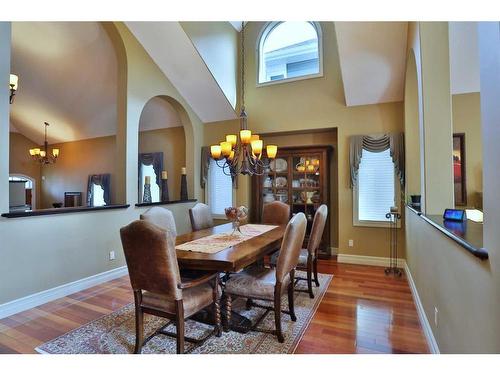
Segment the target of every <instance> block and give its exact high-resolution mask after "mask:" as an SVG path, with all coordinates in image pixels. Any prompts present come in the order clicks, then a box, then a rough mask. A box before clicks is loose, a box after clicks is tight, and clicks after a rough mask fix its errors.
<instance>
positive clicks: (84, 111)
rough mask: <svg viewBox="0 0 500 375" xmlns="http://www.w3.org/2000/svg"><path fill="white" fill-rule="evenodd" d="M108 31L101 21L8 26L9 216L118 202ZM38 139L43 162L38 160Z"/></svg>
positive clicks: (112, 51)
mask: <svg viewBox="0 0 500 375" xmlns="http://www.w3.org/2000/svg"><path fill="white" fill-rule="evenodd" d="M109 33H110V29H109V28H108V26H107V25H105V24H104V23H100V22H12V46H11V49H12V51H11V52H12V54H11V73H13V74H16V75H17V76H18V79H19V81H18V90H17V92H16V95H15V96H14V98H13V100H12V103H11V104H10V131H9V141H10V150H9V158H10V165H9V174H10V178H9V190H10V203H9V210H10V211H26V210H36V209H47V208H59V207H76V206H102V205H109V204H118V203H123V202H124V194H121V193H120V189H119V188H120V187H121V186H123V185H124V176H123V177H122V178H120V179H119V178H118V177H117V176H118V175H119V174H118V167H119V164H120V160H123V157H120V156H119V155H118V154H117V146H116V143H117V140H116V130H117V122H118V120H117V118H118V116H117V112H118V109H117V108H118V86H119V85H118V83H119V80H120V76H119V69H118V64H119V62H118V58H117V52H116V48H115V45H114V42H113V41H112V38H111V37H110V34H109ZM75 62H77V63H75ZM45 122H46V123H47V124H48V125H46V124H44V123H45ZM45 141H46V142H47V154H46V156H47V157H50V158H49V159H50V161H51V162H49V163H43V162H41V161H40V157H41V156H43V152H44V151H45V150H44V149H45V145H44V142H45ZM37 149H38V151H36V152H35V150H37ZM56 150H57V151H56ZM56 155H57V159H55V160H53V159H54V156H56ZM54 161H55V162H54ZM123 191H124V189H123ZM122 195H123V196H122ZM75 197H76V198H75Z"/></svg>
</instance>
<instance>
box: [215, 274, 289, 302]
mask: <svg viewBox="0 0 500 375" xmlns="http://www.w3.org/2000/svg"><path fill="white" fill-rule="evenodd" d="M289 283H290V275H286V277H285V279H284V281H283V288H282V292H283V293H284V292H285V291H286V287H287V286H288V284H289ZM275 285H276V270H274V269H268V268H263V267H251V268H248V269H245V270H243V271H241V272H239V273H237V274H234V275H231V277H230V279H229V280H228V281H226V286H225V289H224V290H225V292H226V293H227V294H230V295H238V296H242V297H248V298H256V299H266V300H273V299H274V286H275Z"/></svg>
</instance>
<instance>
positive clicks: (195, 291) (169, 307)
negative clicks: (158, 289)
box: [141, 283, 213, 318]
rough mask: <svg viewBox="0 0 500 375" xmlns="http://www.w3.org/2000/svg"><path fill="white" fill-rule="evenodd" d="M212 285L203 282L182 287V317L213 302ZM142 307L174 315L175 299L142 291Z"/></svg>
mask: <svg viewBox="0 0 500 375" xmlns="http://www.w3.org/2000/svg"><path fill="white" fill-rule="evenodd" d="M212 290H213V288H212V285H210V283H204V284H201V285H198V286H195V287H193V288H188V289H183V291H182V299H183V302H184V317H186V318H187V317H189V316H191V315H193V314H194V313H196V312H198V311H200V310H201V309H203V308H205V307H207V306H208V305H210V304H212V302H213V295H212ZM141 306H142V307H146V308H151V309H155V310H160V311H164V312H166V313H169V314H174V315H175V300H174V299H173V298H170V297H167V296H163V295H161V294H156V293H152V292H144V293H143V294H142V303H141Z"/></svg>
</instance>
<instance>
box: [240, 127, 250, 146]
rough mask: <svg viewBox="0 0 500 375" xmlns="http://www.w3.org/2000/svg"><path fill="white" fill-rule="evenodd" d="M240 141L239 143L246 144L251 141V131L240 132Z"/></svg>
mask: <svg viewBox="0 0 500 375" xmlns="http://www.w3.org/2000/svg"><path fill="white" fill-rule="evenodd" d="M240 139H241V143H244V144H248V143H250V140H251V139H252V131H251V130H240Z"/></svg>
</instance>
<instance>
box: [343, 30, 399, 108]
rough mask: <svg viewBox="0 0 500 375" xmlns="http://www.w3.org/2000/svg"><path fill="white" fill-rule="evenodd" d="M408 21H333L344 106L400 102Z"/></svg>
mask: <svg viewBox="0 0 500 375" xmlns="http://www.w3.org/2000/svg"><path fill="white" fill-rule="evenodd" d="M407 30H408V22H335V31H336V35H337V44H338V51H339V58H340V66H341V71H342V80H343V83H344V91H345V98H346V105H347V106H356V105H366V104H377V103H387V102H396V101H402V100H403V86H404V85H403V82H404V74H405V67H406V44H407Z"/></svg>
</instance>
